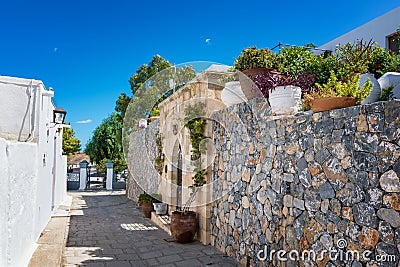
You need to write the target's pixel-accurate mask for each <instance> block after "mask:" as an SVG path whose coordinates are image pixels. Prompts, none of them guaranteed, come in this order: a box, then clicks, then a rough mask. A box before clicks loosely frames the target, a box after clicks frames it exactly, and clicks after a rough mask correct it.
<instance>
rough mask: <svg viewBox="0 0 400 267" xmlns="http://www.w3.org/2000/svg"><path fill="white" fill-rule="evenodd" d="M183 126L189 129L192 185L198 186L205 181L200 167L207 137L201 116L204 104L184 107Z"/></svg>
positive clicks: (203, 172) (204, 173)
mask: <svg viewBox="0 0 400 267" xmlns="http://www.w3.org/2000/svg"><path fill="white" fill-rule="evenodd" d="M184 112H185V118H184V119H183V122H184V126H185V127H186V128H187V129H188V130H189V136H190V142H191V144H192V151H191V152H192V157H191V159H192V164H193V166H194V172H195V175H194V176H193V186H194V187H198V186H202V185H204V184H205V183H206V180H205V178H204V177H205V175H206V172H205V171H204V170H203V169H202V167H201V163H202V159H201V155H202V154H204V153H205V152H206V146H205V142H203V141H204V140H205V139H206V138H207V137H206V136H205V135H204V131H205V128H206V125H207V120H206V119H204V118H203V116H204V115H205V111H204V104H203V103H201V102H198V103H196V104H194V105H189V106H187V107H186V108H185V111H184Z"/></svg>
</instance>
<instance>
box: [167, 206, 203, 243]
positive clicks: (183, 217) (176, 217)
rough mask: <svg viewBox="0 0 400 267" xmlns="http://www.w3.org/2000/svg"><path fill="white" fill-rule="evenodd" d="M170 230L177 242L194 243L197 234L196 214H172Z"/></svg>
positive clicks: (175, 212) (176, 212) (190, 212)
mask: <svg viewBox="0 0 400 267" xmlns="http://www.w3.org/2000/svg"><path fill="white" fill-rule="evenodd" d="M170 230H171V235H172V237H173V238H174V240H175V242H177V243H188V242H192V241H193V238H194V236H195V234H196V232H197V217H196V213H195V212H193V211H189V212H186V213H183V212H181V211H174V212H172V217H171V226H170Z"/></svg>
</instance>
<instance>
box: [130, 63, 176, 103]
mask: <svg viewBox="0 0 400 267" xmlns="http://www.w3.org/2000/svg"><path fill="white" fill-rule="evenodd" d="M169 67H171V64H170V63H169V61H168V60H166V59H164V58H163V57H162V56H160V55H155V56H154V57H153V59H152V60H151V61H150V62H149V64H143V65H142V66H140V67H139V68H138V69H137V70H136V73H135V74H133V75H132V76H131V78H130V79H129V83H130V85H131V89H132V94H133V95H135V94H136V92H137V89H139V88H140V86H142V85H143V84H144V83H145V82H146V81H147V80H148V79H149V78H151V77H152V76H154V75H155V74H156V73H157V72H160V71H162V70H164V69H166V68H169Z"/></svg>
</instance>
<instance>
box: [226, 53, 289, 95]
mask: <svg viewBox="0 0 400 267" xmlns="http://www.w3.org/2000/svg"><path fill="white" fill-rule="evenodd" d="M281 63H282V56H281V55H280V54H276V53H274V52H272V51H271V50H269V49H268V48H261V49H258V48H257V47H255V46H253V47H249V48H246V49H243V50H242V52H241V54H240V55H239V56H238V57H237V58H236V59H235V62H234V64H233V67H234V69H235V70H237V71H239V72H240V73H239V81H240V85H241V87H242V91H243V93H244V95H245V96H246V98H247V99H248V100H250V99H252V98H255V97H260V96H261V94H260V92H259V90H258V89H257V88H255V87H254V80H253V79H254V77H255V76H257V75H259V74H263V73H269V72H273V73H277V69H279V66H280V64H281Z"/></svg>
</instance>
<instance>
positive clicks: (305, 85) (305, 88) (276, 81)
mask: <svg viewBox="0 0 400 267" xmlns="http://www.w3.org/2000/svg"><path fill="white" fill-rule="evenodd" d="M250 79H251V80H252V81H253V82H254V83H255V85H257V87H258V88H259V89H260V90H261V92H262V94H263V96H264V97H265V98H268V97H269V93H270V92H271V91H272V90H273V89H274V88H275V87H277V86H287V85H293V86H298V87H300V88H301V92H302V93H303V94H304V93H308V92H310V91H311V90H313V89H315V82H316V80H317V76H316V75H315V74H313V73H310V72H304V73H299V74H297V75H291V74H290V70H289V71H288V72H285V73H279V72H277V71H268V72H265V73H262V74H257V75H254V76H253V77H250Z"/></svg>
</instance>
